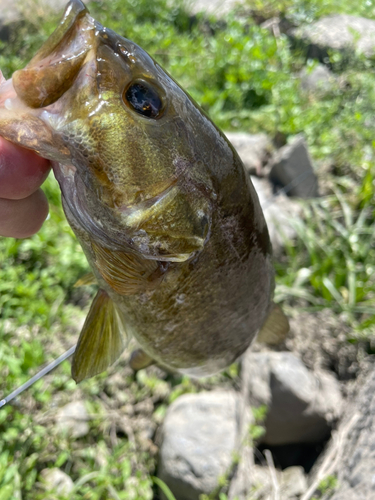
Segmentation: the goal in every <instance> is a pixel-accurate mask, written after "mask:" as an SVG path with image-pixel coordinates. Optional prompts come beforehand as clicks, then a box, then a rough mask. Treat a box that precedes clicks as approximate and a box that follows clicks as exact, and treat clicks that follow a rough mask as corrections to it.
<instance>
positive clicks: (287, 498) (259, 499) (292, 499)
mask: <svg viewBox="0 0 375 500" xmlns="http://www.w3.org/2000/svg"><path fill="white" fill-rule="evenodd" d="M275 475H276V480H277V483H278V485H279V490H280V498H281V499H282V500H296V499H297V498H299V496H300V495H302V494H303V493H304V492H305V491H306V489H307V481H306V476H305V473H304V470H303V467H288V468H287V469H284V470H283V471H280V470H275ZM251 478H252V490H251V496H250V498H251V500H270V499H271V498H274V493H273V491H274V485H273V481H272V477H271V472H270V469H269V467H268V466H266V465H265V466H261V465H254V466H253V468H252V472H251Z"/></svg>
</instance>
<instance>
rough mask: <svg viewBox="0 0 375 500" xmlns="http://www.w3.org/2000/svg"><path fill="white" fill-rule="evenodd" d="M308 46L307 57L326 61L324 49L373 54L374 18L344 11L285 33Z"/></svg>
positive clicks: (325, 50) (366, 54)
mask: <svg viewBox="0 0 375 500" xmlns="http://www.w3.org/2000/svg"><path fill="white" fill-rule="evenodd" d="M289 33H290V34H291V36H292V37H293V38H295V39H296V40H299V41H301V42H303V43H304V44H305V45H308V46H309V48H308V57H311V58H317V59H319V60H321V61H322V62H324V60H327V49H330V50H337V51H350V52H352V53H353V52H354V51H357V52H358V53H360V54H362V55H364V56H366V57H372V56H373V55H374V54H375V21H374V20H372V19H366V18H364V17H358V16H351V15H347V14H334V15H330V16H325V17H322V18H320V19H319V20H318V21H317V22H315V23H312V24H309V25H306V26H301V27H299V28H296V29H293V30H291V31H290V32H289Z"/></svg>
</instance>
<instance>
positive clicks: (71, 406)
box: [56, 401, 89, 438]
mask: <svg viewBox="0 0 375 500" xmlns="http://www.w3.org/2000/svg"><path fill="white" fill-rule="evenodd" d="M88 420H89V416H88V414H87V410H86V408H85V405H84V403H83V401H73V402H72V403H68V404H67V405H65V406H63V407H62V408H60V410H59V411H58V412H57V415H56V426H57V428H58V429H59V430H60V432H62V433H63V434H67V435H68V436H70V437H72V438H80V437H83V436H86V434H88V432H89V424H88Z"/></svg>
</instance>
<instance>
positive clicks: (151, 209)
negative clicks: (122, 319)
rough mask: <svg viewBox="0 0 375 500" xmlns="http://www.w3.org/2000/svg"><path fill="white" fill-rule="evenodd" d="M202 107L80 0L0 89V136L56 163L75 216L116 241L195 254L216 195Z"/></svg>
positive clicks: (152, 255)
mask: <svg viewBox="0 0 375 500" xmlns="http://www.w3.org/2000/svg"><path fill="white" fill-rule="evenodd" d="M201 116H202V112H201V110H200V109H199V108H198V107H197V105H196V104H195V103H194V102H193V101H192V99H191V98H190V97H189V96H188V95H187V94H186V93H185V92H184V91H183V90H182V89H181V87H180V86H179V85H178V84H177V83H176V82H175V81H174V80H173V79H172V78H171V77H170V76H169V75H168V74H167V73H166V72H165V71H164V70H163V69H162V68H161V67H160V66H159V65H158V64H157V63H156V62H155V61H154V60H153V59H152V58H151V57H150V56H149V55H148V54H147V53H146V52H145V51H144V50H143V49H141V48H140V47H139V46H138V45H136V44H135V43H134V42H131V41H130V40H127V39H125V38H123V37H121V36H119V35H117V34H116V33H114V32H113V31H111V30H109V29H107V28H105V27H103V26H102V25H101V24H100V23H98V22H97V21H95V20H94V19H93V18H92V17H91V16H90V15H89V13H88V11H87V9H86V7H85V6H84V4H83V3H82V2H81V1H80V0H71V1H70V2H69V4H68V6H67V8H66V10H65V14H64V17H63V19H62V21H61V23H60V25H59V27H58V28H57V30H56V31H55V32H54V33H53V34H52V35H51V36H50V38H49V39H48V40H47V41H46V42H45V44H44V45H43V46H42V48H41V49H40V50H39V52H38V53H37V54H36V56H35V57H34V58H33V59H32V60H31V61H30V63H29V64H28V65H27V66H26V67H25V68H23V69H21V70H19V71H16V72H15V73H14V75H13V77H12V80H10V81H7V82H6V83H4V84H2V85H1V86H0V134H1V135H3V136H4V137H5V138H7V139H9V140H11V141H13V142H17V143H19V144H21V145H23V146H24V147H27V148H30V149H33V150H34V151H36V152H37V153H38V154H40V155H41V156H44V157H45V158H48V159H51V160H53V161H54V163H53V165H54V172H55V175H56V177H57V180H58V182H59V184H60V187H61V190H62V196H63V202H64V207H65V210H66V213H67V216H68V219H70V222H74V224H75V225H76V226H77V225H78V226H79V227H80V228H81V229H82V230H84V231H86V232H87V233H89V235H90V236H92V237H95V238H96V239H99V240H100V241H101V243H102V244H103V245H104V246H106V247H108V248H113V249H114V250H119V249H130V251H134V252H140V253H141V254H142V255H143V256H144V257H146V258H148V259H154V260H160V261H172V262H173V261H177V262H181V261H186V260H187V259H190V258H192V257H194V256H195V255H197V253H199V252H200V251H201V250H202V248H203V246H204V244H205V242H206V241H207V239H208V238H209V234H210V227H211V217H212V210H213V208H212V207H213V204H214V201H215V198H216V194H215V190H214V188H213V181H212V176H211V174H210V171H209V169H207V168H205V165H204V162H202V158H201V155H200V147H199V145H198V144H199V143H198V142H197V137H198V136H199V133H200V132H199V127H197V123H198V122H199V120H201ZM207 147H210V145H208V146H207Z"/></svg>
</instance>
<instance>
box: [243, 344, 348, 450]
mask: <svg viewBox="0 0 375 500" xmlns="http://www.w3.org/2000/svg"><path fill="white" fill-rule="evenodd" d="M242 363H243V364H244V365H245V366H246V370H245V371H246V376H247V378H248V381H247V398H248V401H249V403H250V405H251V406H253V407H258V406H261V405H266V406H267V409H268V411H267V416H266V420H265V429H266V432H265V434H264V436H262V437H261V439H260V443H262V444H265V445H268V446H275V445H284V444H290V443H320V442H322V441H324V440H325V439H327V438H328V437H329V435H330V431H331V428H332V426H333V424H334V423H335V422H336V420H337V419H338V418H339V417H340V415H341V411H342V407H343V400H342V396H341V392H340V386H339V383H338V381H337V380H336V378H335V377H334V376H333V375H331V374H330V373H329V372H323V371H320V372H317V373H314V372H312V371H310V370H308V368H306V366H305V365H304V364H303V363H302V361H301V360H300V359H298V358H297V357H296V356H294V354H292V353H290V352H258V353H254V352H250V351H247V352H246V353H245V355H244V357H243V359H242Z"/></svg>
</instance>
